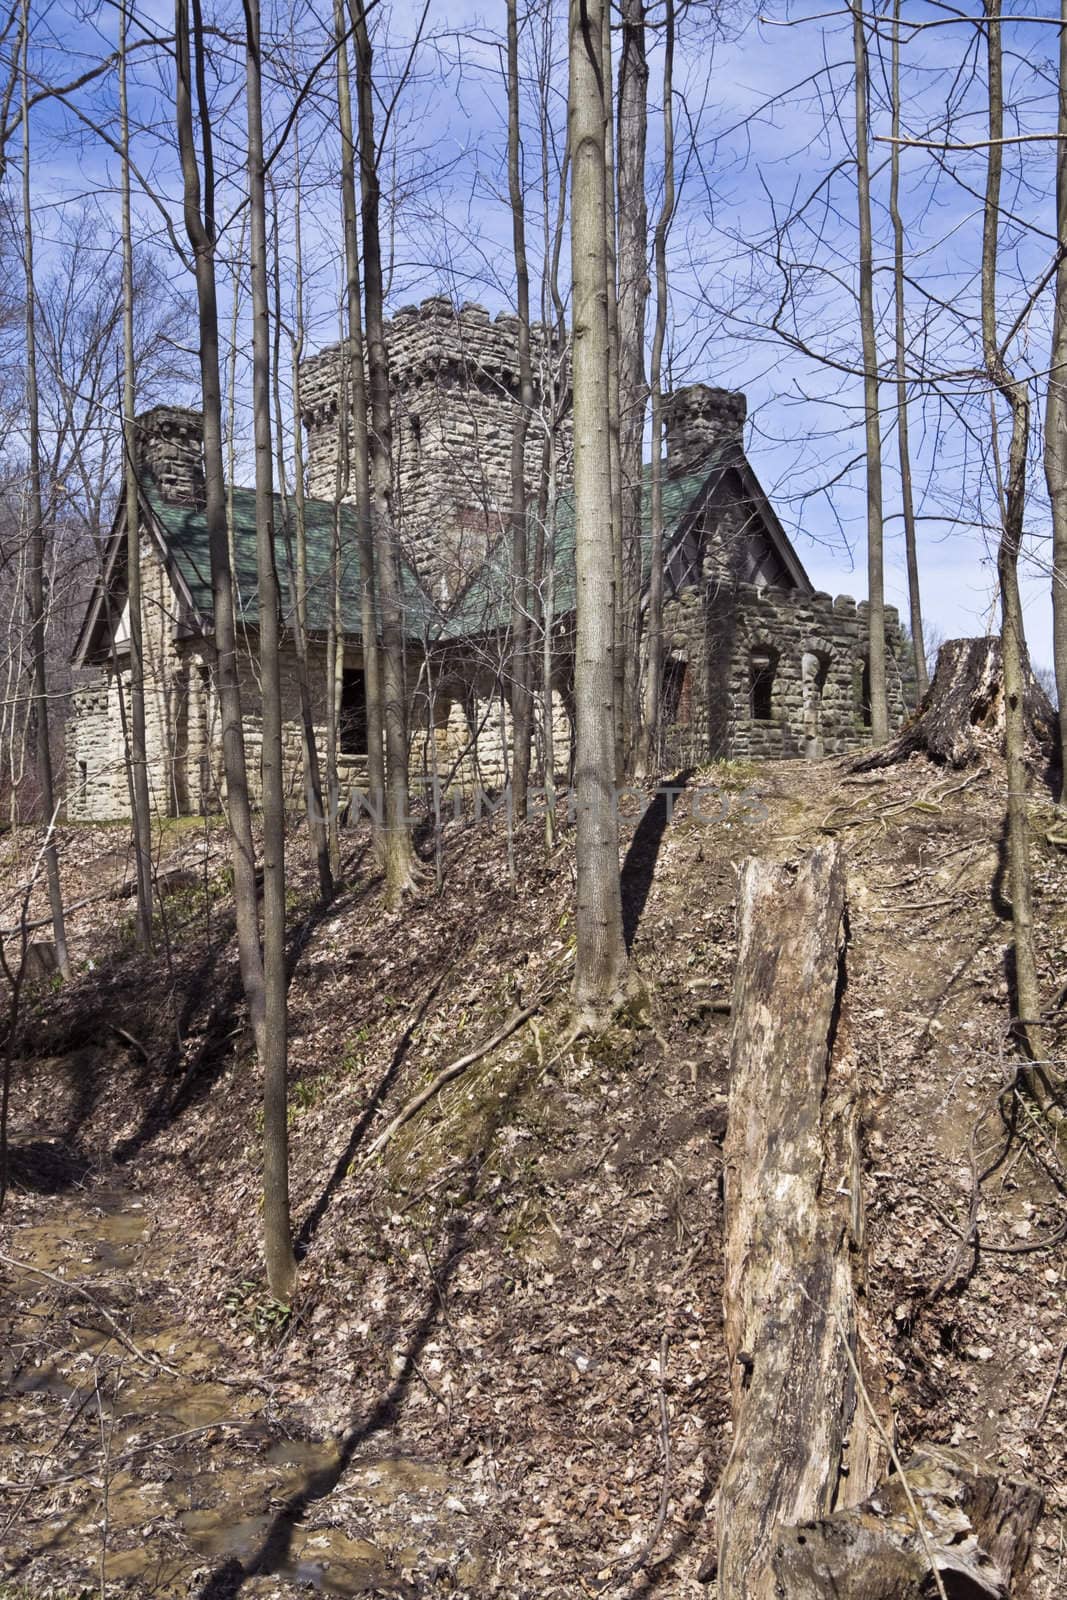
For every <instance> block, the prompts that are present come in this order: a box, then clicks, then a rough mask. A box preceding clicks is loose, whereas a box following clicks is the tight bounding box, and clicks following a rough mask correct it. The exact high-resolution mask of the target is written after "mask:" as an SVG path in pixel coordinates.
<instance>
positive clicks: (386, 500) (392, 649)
mask: <svg viewBox="0 0 1067 1600" xmlns="http://www.w3.org/2000/svg"><path fill="white" fill-rule="evenodd" d="M352 26H353V32H354V35H355V41H356V103H357V105H358V108H359V117H358V121H359V173H360V189H361V197H362V213H363V297H364V304H365V311H366V318H365V322H366V330H367V368H368V373H367V375H368V385H367V387H368V394H369V398H370V483H371V517H372V523H373V528H374V551H375V557H376V561H377V575H378V590H379V594H380V597H381V635H382V689H383V695H384V700H383V706H382V711H383V719H384V723H385V760H386V803H385V812H386V816H385V880H386V893H387V896H388V898H389V900H390V901H391V902H392V903H393V904H396V902H397V901H399V900H400V899H401V898H402V897H403V895H405V894H407V893H408V892H409V891H410V890H412V889H413V888H414V887H415V858H414V851H413V848H412V843H411V818H410V815H409V806H408V737H407V721H408V718H407V689H406V685H405V682H404V615H403V608H402V605H401V599H400V579H399V568H398V560H397V542H396V528H395V526H394V523H393V485H392V475H393V464H392V419H391V417H390V413H389V360H388V355H387V353H386V348H385V316H384V288H383V283H382V254H381V232H380V222H379V210H380V189H379V182H378V153H377V146H376V144H375V139H374V77H373V55H372V51H371V41H370V33H369V32H368V29H367V19H366V13H365V10H364V6H363V0H352Z"/></svg>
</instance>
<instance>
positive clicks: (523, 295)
mask: <svg viewBox="0 0 1067 1600" xmlns="http://www.w3.org/2000/svg"><path fill="white" fill-rule="evenodd" d="M507 11H508V20H507V81H508V197H509V200H510V202H511V229H512V246H513V249H514V252H515V309H516V311H517V313H518V329H517V336H518V351H519V394H518V402H519V403H518V409H517V411H516V414H515V425H514V428H513V430H512V436H511V508H510V521H511V565H512V575H511V581H512V585H513V594H512V606H511V739H512V763H511V795H512V808H513V814H514V816H515V817H516V818H517V819H518V820H520V821H521V820H522V819H523V818H524V817H525V816H526V795H527V785H528V782H529V776H530V734H531V717H532V700H531V694H530V674H531V665H532V663H531V660H530V583H529V576H530V574H529V552H528V549H527V520H528V519H527V507H526V438H527V434H528V433H529V428H530V416H531V413H532V411H533V370H532V366H531V362H530V269H529V266H528V265H527V260H526V203H525V200H524V197H523V186H522V146H521V143H520V139H519V22H518V4H517V0H508V5H507Z"/></svg>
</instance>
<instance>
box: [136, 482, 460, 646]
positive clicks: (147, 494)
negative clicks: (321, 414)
mask: <svg viewBox="0 0 1067 1600" xmlns="http://www.w3.org/2000/svg"><path fill="white" fill-rule="evenodd" d="M232 492H233V534H234V540H233V542H234V554H235V558H236V561H235V565H236V572H235V574H234V576H235V578H236V583H237V590H238V603H239V608H240V615H241V620H242V621H243V622H244V623H246V624H248V625H249V626H252V627H254V626H255V624H256V620H257V617H258V613H259V575H258V571H257V566H256V496H255V491H254V490H253V489H238V488H235V489H234V490H233V491H232ZM142 493H143V494H144V498H145V499H146V500H147V502H148V505H149V507H150V509H151V512H152V515H153V517H154V519H155V521H156V522H157V524H158V525H159V529H160V532H161V533H162V535H163V539H164V541H165V543H166V546H167V548H168V550H169V551H170V553H171V557H172V559H173V561H174V563H175V565H176V567H177V569H178V572H179V573H180V575H181V577H182V579H183V581H184V583H185V585H186V587H187V588H188V590H189V593H190V595H191V597H192V601H193V604H194V605H195V607H196V609H197V611H198V612H199V613H200V615H201V616H202V617H205V618H207V617H210V616H211V612H212V597H211V551H210V547H209V544H208V531H207V521H206V518H205V516H204V513H203V511H201V510H199V509H197V508H195V507H193V506H185V505H175V504H172V503H171V502H169V501H166V500H164V499H163V497H162V496H161V495H160V493H159V490H158V488H157V487H156V485H155V483H154V482H153V480H152V479H150V478H149V479H146V480H145V481H144V482H143V483H142ZM335 509H336V508H335V506H334V504H333V502H332V501H330V500H307V501H305V508H304V525H305V528H306V542H307V613H308V628H309V630H310V631H311V632H312V633H323V634H324V633H325V632H326V628H327V625H328V622H329V606H330V552H331V550H332V548H333V530H334V514H335ZM340 512H341V620H342V624H343V626H344V630H345V633H346V634H347V635H348V636H349V637H350V638H358V637H359V635H360V633H361V631H362V629H361V623H360V595H359V554H358V542H357V524H356V513H355V509H354V508H353V507H352V506H349V505H342V506H341V507H340ZM295 528H296V517H295V511H294V507H293V502H292V499H291V498H290V499H289V501H288V503H287V502H286V501H284V500H283V499H282V497H281V496H280V495H275V496H274V544H275V552H276V564H277V569H278V583H279V586H280V588H281V594H282V612H283V616H284V617H285V619H286V620H287V621H288V619H289V617H290V616H291V613H292V601H291V598H290V595H289V553H288V552H289V549H290V547H291V542H292V539H293V537H294V535H295ZM401 595H402V599H403V604H404V609H405V614H406V616H407V617H408V620H409V625H410V629H411V632H412V634H415V635H419V634H421V633H422V631H423V624H424V621H425V619H426V614H427V612H428V609H429V608H428V602H427V599H426V596H425V595H424V593H423V591H422V589H421V588H420V586H419V583H418V580H417V578H416V577H415V574H414V573H413V572H412V571H411V570H410V568H408V567H406V566H405V567H402V570H401Z"/></svg>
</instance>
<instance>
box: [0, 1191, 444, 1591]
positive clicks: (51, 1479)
mask: <svg viewBox="0 0 1067 1600" xmlns="http://www.w3.org/2000/svg"><path fill="white" fill-rule="evenodd" d="M152 1220H153V1219H152V1217H151V1214H150V1212H149V1211H148V1210H147V1209H146V1208H145V1206H144V1205H143V1204H142V1203H141V1202H139V1201H138V1199H137V1198H136V1197H133V1196H130V1195H123V1194H122V1193H121V1192H119V1191H114V1190H104V1191H93V1192H91V1193H90V1194H88V1195H86V1196H84V1197H77V1198H76V1199H67V1200H66V1201H64V1202H61V1203H60V1204H59V1205H58V1206H57V1209H56V1213H55V1215H54V1216H53V1217H50V1218H49V1219H48V1220H47V1221H42V1222H35V1223H33V1224H30V1225H28V1226H26V1227H24V1228H22V1229H21V1230H20V1231H19V1232H18V1233H17V1234H16V1235H15V1237H14V1239H13V1241H12V1243H11V1245H10V1247H9V1250H8V1253H9V1254H10V1255H11V1256H13V1257H14V1258H16V1259H17V1260H19V1261H21V1262H24V1263H26V1266H27V1267H30V1268H34V1267H35V1268H37V1269H39V1272H38V1273H33V1272H28V1271H21V1272H19V1271H13V1274H12V1275H13V1277H14V1279H15V1288H16V1295H15V1296H13V1297H12V1303H13V1305H14V1306H15V1309H13V1310H12V1311H11V1312H10V1315H9V1320H8V1322H7V1325H6V1327H3V1328H2V1329H0V1333H4V1334H6V1335H7V1351H8V1354H7V1357H6V1359H5V1360H4V1363H3V1368H2V1370H3V1376H4V1377H5V1379H6V1380H7V1382H6V1384H5V1389H6V1394H5V1396H4V1398H3V1399H2V1400H0V1479H3V1480H6V1481H7V1482H8V1484H11V1485H14V1484H20V1485H25V1488H26V1490H27V1491H28V1490H30V1489H31V1485H32V1486H35V1487H33V1490H32V1494H31V1495H30V1497H29V1498H28V1499H26V1511H27V1517H26V1522H25V1523H24V1525H23V1526H22V1527H21V1528H17V1526H16V1523H17V1520H18V1519H16V1520H15V1521H14V1522H13V1523H12V1525H11V1527H10V1528H9V1530H8V1539H7V1541H6V1542H5V1548H4V1552H3V1553H4V1555H5V1557H7V1556H8V1555H9V1554H13V1553H14V1551H15V1547H14V1545H11V1548H10V1550H9V1548H7V1545H9V1544H10V1541H11V1540H12V1538H15V1539H17V1541H18V1546H19V1548H18V1552H17V1556H16V1559H15V1561H14V1562H13V1563H12V1564H11V1567H10V1570H12V1572H14V1573H16V1574H17V1575H18V1576H19V1579H20V1581H23V1582H25V1581H26V1578H27V1577H34V1578H36V1577H37V1576H38V1574H39V1575H40V1577H41V1578H46V1579H47V1581H49V1582H52V1581H54V1580H55V1578H56V1577H58V1578H59V1579H60V1581H61V1582H64V1583H70V1584H71V1586H72V1587H73V1590H74V1592H77V1585H84V1584H85V1583H91V1584H93V1585H94V1586H95V1585H98V1584H99V1580H100V1570H101V1555H102V1554H103V1567H104V1572H105V1574H106V1579H107V1581H108V1582H114V1583H115V1584H116V1586H117V1587H118V1589H119V1590H120V1592H125V1593H127V1594H135V1595H136V1596H137V1597H138V1600H142V1597H147V1596H150V1595H151V1596H159V1597H160V1600H164V1597H167V1600H171V1597H173V1600H176V1597H178V1596H182V1597H185V1596H187V1595H189V1594H190V1593H196V1592H197V1590H198V1589H199V1586H200V1582H201V1578H202V1575H203V1573H204V1572H205V1570H207V1569H210V1568H214V1567H217V1566H218V1565H219V1563H226V1562H240V1564H241V1566H242V1567H243V1568H244V1569H245V1571H246V1572H248V1573H249V1574H253V1573H260V1574H269V1575H270V1576H271V1577H272V1578H274V1579H276V1580H277V1581H278V1583H279V1584H280V1585H282V1586H283V1587H281V1588H279V1590H278V1593H279V1594H280V1593H283V1592H284V1593H289V1592H290V1590H289V1589H287V1588H285V1587H284V1586H285V1585H300V1586H301V1587H302V1588H304V1589H307V1588H309V1587H310V1588H311V1589H312V1590H314V1591H315V1592H316V1593H320V1594H324V1595H362V1594H367V1593H369V1592H383V1591H385V1592H403V1591H405V1590H406V1587H407V1586H406V1585H403V1584H401V1583H399V1582H398V1578H397V1567H396V1563H397V1561H398V1560H400V1561H406V1560H407V1559H408V1558H409V1557H411V1558H414V1557H415V1555H416V1554H417V1552H416V1551H415V1550H414V1549H413V1548H412V1547H411V1544H410V1541H411V1538H412V1533H413V1526H414V1525H415V1524H421V1525H427V1526H426V1527H425V1531H426V1533H427V1534H428V1535H429V1536H430V1540H431V1542H432V1543H433V1544H435V1545H436V1544H439V1543H440V1542H441V1540H440V1538H438V1537H434V1535H435V1534H439V1533H440V1531H441V1526H440V1524H441V1520H442V1518H441V1512H440V1506H441V1504H442V1503H443V1502H444V1501H445V1500H446V1498H447V1496H448V1494H449V1490H450V1478H449V1475H448V1473H447V1472H446V1471H445V1470H444V1469H443V1468H442V1467H440V1466H439V1465H438V1464H436V1463H433V1462H426V1461H420V1460H417V1459H414V1458H409V1457H404V1456H396V1455H394V1456H389V1455H382V1456H363V1457H357V1458H356V1459H355V1460H353V1461H352V1462H350V1463H347V1464H345V1465H343V1466H342V1462H341V1459H340V1453H339V1447H338V1445H337V1443H336V1442H335V1441H333V1440H325V1441H321V1442H315V1441H309V1440H300V1439H290V1438H285V1437H279V1436H278V1433H277V1431H276V1428H275V1427H272V1426H271V1425H270V1424H268V1423H267V1422H266V1421H264V1420H263V1419H262V1416H261V1413H262V1411H263V1407H264V1400H263V1396H262V1395H260V1394H258V1393H256V1392H255V1391H254V1390H252V1389H244V1388H241V1387H240V1386H239V1385H228V1384H224V1383H220V1382H218V1381H217V1378H218V1375H220V1374H222V1373H224V1372H225V1369H226V1363H227V1361H228V1359H229V1357H228V1354H227V1352H226V1350H225V1349H224V1347H223V1346H222V1345H220V1344H217V1343H215V1342H214V1341H212V1340H210V1339H205V1338H202V1337H200V1336H199V1335H197V1334H196V1333H194V1332H193V1331H192V1330H191V1329H190V1328H188V1327H187V1326H185V1325H183V1324H181V1323H178V1322H174V1321H173V1320H170V1321H168V1320H166V1318H165V1315H162V1316H161V1315H159V1313H158V1312H157V1311H156V1310H155V1308H154V1306H153V1304H152V1298H151V1297H152V1291H153V1278H158V1277H159V1276H160V1275H161V1274H162V1273H165V1270H166V1267H165V1263H160V1262H159V1261H158V1260H157V1259H156V1258H155V1256H154V1255H153V1253H152V1252H151V1249H150V1247H149V1238H150V1236H151V1234H152V1231H153V1230H152V1227H151V1224H152ZM40 1272H45V1273H49V1274H51V1275H52V1277H53V1278H54V1279H60V1280H62V1281H63V1282H64V1283H70V1284H72V1285H74V1284H79V1285H83V1286H84V1287H85V1288H86V1289H87V1291H88V1292H89V1294H91V1295H92V1296H93V1298H94V1299H95V1300H97V1301H98V1302H99V1306H98V1307H96V1308H94V1307H93V1306H92V1305H90V1304H89V1303H88V1302H86V1301H85V1300H83V1299H82V1297H80V1296H75V1295H72V1294H69V1293H67V1292H66V1291H64V1290H63V1289H62V1288H59V1287H58V1286H57V1285H56V1284H55V1283H50V1282H49V1280H48V1279H46V1278H43V1277H41V1276H40V1275H39V1273H40ZM20 1300H21V1306H19V1305H18V1302H19V1301H20ZM101 1308H105V1309H106V1312H107V1313H108V1314H109V1315H110V1316H112V1317H114V1318H115V1319H116V1320H117V1321H118V1322H119V1324H120V1326H121V1327H122V1328H123V1329H124V1330H128V1337H129V1339H130V1340H131V1341H132V1344H133V1345H135V1346H136V1349H137V1351H139V1352H140V1357H139V1356H138V1355H136V1354H135V1353H134V1350H133V1349H132V1348H131V1347H130V1346H128V1345H124V1344H123V1341H122V1340H121V1339H119V1338H118V1337H117V1336H116V1335H115V1333H114V1331H113V1330H112V1329H111V1328H110V1327H109V1326H108V1325H107V1318H106V1316H103V1315H102V1314H101ZM142 1358H143V1359H142ZM153 1361H155V1362H160V1363H165V1365H166V1367H167V1368H169V1369H171V1370H170V1371H164V1370H162V1369H161V1368H159V1367H155V1366H153V1365H152V1362H153ZM272 1432H273V1433H274V1437H273V1438H272V1437H271V1434H272ZM153 1440H157V1441H159V1442H160V1443H159V1447H158V1448H157V1447H153V1446H152V1441H153ZM338 1485H340V1486H341V1487H342V1489H343V1499H344V1500H345V1501H346V1502H347V1504H346V1505H345V1506H344V1507H343V1508H341V1509H338V1508H339V1504H340V1502H339V1500H338V1497H337V1496H335V1493H334V1491H335V1489H336V1488H337V1487H338ZM20 1499H25V1496H24V1494H23V1492H22V1491H21V1490H20V1491H17V1492H15V1497H14V1506H17V1504H18V1502H19V1500H20ZM394 1503H395V1504H396V1506H397V1516H396V1520H395V1522H394V1524H393V1526H392V1527H387V1529H386V1530H385V1531H386V1532H387V1534H388V1538H387V1542H386V1547H383V1546H382V1545H379V1544H376V1543H373V1542H372V1541H371V1540H369V1539H365V1538H361V1537H359V1536H358V1535H359V1532H360V1531H361V1528H360V1525H361V1523H362V1522H363V1521H364V1518H365V1515H366V1512H367V1510H369V1507H370V1505H374V1506H380V1507H384V1508H386V1511H387V1513H388V1508H389V1507H390V1506H392V1505H394ZM435 1504H436V1509H435ZM31 1507H32V1511H33V1513H34V1514H33V1516H32V1519H31V1518H30V1515H29V1512H30V1509H31ZM360 1507H362V1508H363V1511H362V1513H361V1511H360ZM13 1508H14V1507H13V1505H12V1500H11V1495H10V1493H9V1494H6V1495H5V1497H4V1500H3V1502H2V1503H0V1527H2V1526H3V1525H4V1523H5V1521H6V1519H7V1516H8V1514H9V1511H10V1510H11V1509H13ZM332 1516H335V1517H336V1520H337V1521H338V1522H342V1521H343V1522H344V1524H345V1525H344V1526H343V1527H342V1526H333V1525H326V1526H315V1523H316V1521H319V1522H323V1523H329V1519H330V1518H331V1517H332ZM445 1520H446V1521H447V1518H445ZM305 1522H307V1523H310V1524H311V1526H304V1523H305ZM105 1525H106V1529H107V1537H106V1546H107V1547H106V1550H104V1551H103V1552H102V1551H101V1544H102V1542H103V1533H102V1530H103V1528H104V1527H105ZM445 1542H446V1543H447V1540H446V1541H445ZM442 1554H443V1555H445V1556H447V1555H448V1554H449V1552H448V1550H444V1551H442ZM6 1564H7V1563H5V1565H6ZM194 1574H195V1575H196V1581H195V1586H194V1587H193V1588H192V1589H190V1583H191V1582H192V1580H193V1578H194ZM258 1592H260V1591H258V1590H257V1593H258Z"/></svg>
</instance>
